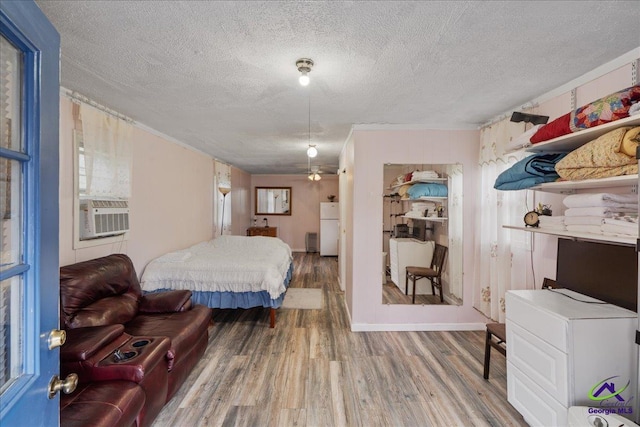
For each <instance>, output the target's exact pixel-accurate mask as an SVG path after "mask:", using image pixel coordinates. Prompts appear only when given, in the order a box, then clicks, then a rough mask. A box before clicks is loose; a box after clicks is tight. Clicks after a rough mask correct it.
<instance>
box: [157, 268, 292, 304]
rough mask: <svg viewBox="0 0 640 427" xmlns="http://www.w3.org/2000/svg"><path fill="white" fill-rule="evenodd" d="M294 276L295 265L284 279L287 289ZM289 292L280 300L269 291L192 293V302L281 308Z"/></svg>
mask: <svg viewBox="0 0 640 427" xmlns="http://www.w3.org/2000/svg"><path fill="white" fill-rule="evenodd" d="M292 276H293V263H291V265H290V266H289V271H287V276H286V277H285V279H284V286H285V288H287V289H288V288H289V284H290V283H291V277H292ZM163 290H167V289H159V290H157V291H153V292H161V291H163ZM286 293H287V292H286V291H285V292H283V293H282V294H281V295H280V296H279V297H278V298H276V299H272V298H271V295H269V292H267V291H261V292H201V291H192V293H191V300H192V302H193V303H194V304H202V305H205V306H207V307H211V308H253V307H267V308H280V306H281V305H282V302H283V301H284V296H285V294H286Z"/></svg>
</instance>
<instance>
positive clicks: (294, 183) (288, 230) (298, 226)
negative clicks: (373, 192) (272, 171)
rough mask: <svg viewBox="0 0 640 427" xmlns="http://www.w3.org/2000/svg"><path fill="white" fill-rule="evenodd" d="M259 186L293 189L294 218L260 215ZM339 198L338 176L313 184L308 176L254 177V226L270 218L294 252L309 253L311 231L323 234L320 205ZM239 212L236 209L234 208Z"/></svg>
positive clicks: (269, 220)
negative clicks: (257, 205) (257, 204)
mask: <svg viewBox="0 0 640 427" xmlns="http://www.w3.org/2000/svg"><path fill="white" fill-rule="evenodd" d="M255 187H291V215H290V216H289V215H258V216H257V217H256V215H255V214H254V212H255V205H254V202H255V201H254V200H253V199H254V192H255ZM329 195H334V196H336V201H339V198H338V176H337V175H334V174H331V175H329V174H325V175H322V179H321V180H320V181H309V179H308V178H307V175H252V176H251V212H252V214H251V223H252V224H253V218H254V217H256V218H257V225H258V226H262V225H263V221H262V219H263V218H268V222H269V226H273V227H278V237H279V238H281V239H282V240H283V241H284V242H285V243H287V244H288V245H289V246H291V250H293V251H294V252H304V251H305V250H306V245H305V236H306V233H307V232H311V233H320V202H328V201H329V200H328V199H327V196H329ZM234 209H235V206H234Z"/></svg>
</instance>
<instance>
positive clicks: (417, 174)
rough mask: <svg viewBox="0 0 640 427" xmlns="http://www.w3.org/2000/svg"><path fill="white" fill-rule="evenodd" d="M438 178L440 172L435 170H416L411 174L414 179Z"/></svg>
mask: <svg viewBox="0 0 640 427" xmlns="http://www.w3.org/2000/svg"><path fill="white" fill-rule="evenodd" d="M434 178H438V173H437V172H434V171H414V172H413V174H412V175H411V180H412V181H427V180H429V179H434Z"/></svg>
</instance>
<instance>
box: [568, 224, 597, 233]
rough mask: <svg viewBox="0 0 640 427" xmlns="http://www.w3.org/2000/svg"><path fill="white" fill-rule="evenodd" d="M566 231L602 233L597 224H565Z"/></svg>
mask: <svg viewBox="0 0 640 427" xmlns="http://www.w3.org/2000/svg"><path fill="white" fill-rule="evenodd" d="M567 231H572V232H577V233H592V234H602V230H601V229H600V226H599V225H567Z"/></svg>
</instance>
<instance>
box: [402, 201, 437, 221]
mask: <svg viewBox="0 0 640 427" xmlns="http://www.w3.org/2000/svg"><path fill="white" fill-rule="evenodd" d="M429 206H431V205H430V204H429V203H413V204H412V205H411V210H410V211H409V212H407V213H406V214H405V215H404V216H408V217H410V218H424V217H425V216H427V215H426V214H427V209H429Z"/></svg>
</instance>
